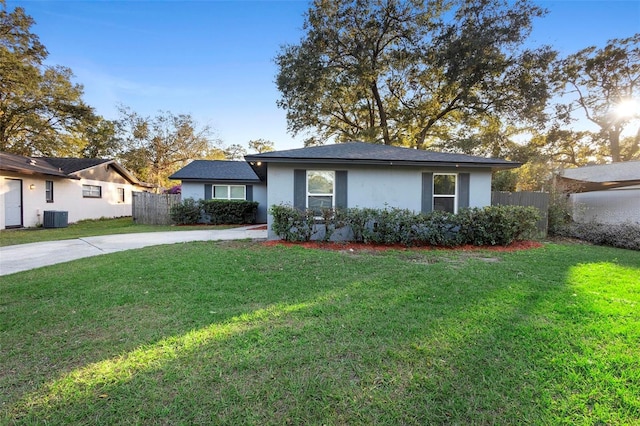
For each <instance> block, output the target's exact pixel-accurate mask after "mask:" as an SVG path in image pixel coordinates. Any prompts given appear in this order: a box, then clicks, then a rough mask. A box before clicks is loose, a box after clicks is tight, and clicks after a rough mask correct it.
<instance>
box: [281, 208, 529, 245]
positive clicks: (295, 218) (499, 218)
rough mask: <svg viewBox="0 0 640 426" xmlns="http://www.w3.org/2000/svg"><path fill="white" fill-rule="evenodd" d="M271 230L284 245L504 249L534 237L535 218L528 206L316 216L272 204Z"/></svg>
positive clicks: (328, 212)
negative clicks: (326, 243)
mask: <svg viewBox="0 0 640 426" xmlns="http://www.w3.org/2000/svg"><path fill="white" fill-rule="evenodd" d="M269 213H270V214H271V216H272V217H273V223H272V225H271V229H272V230H273V231H274V232H275V233H276V234H277V235H278V236H279V237H280V238H282V239H283V240H285V241H310V240H324V241H329V240H330V239H332V238H333V239H336V240H345V241H355V242H363V243H374V244H387V245H391V244H401V245H404V246H424V245H432V246H457V245H464V244H473V245H508V244H511V243H512V242H514V241H521V240H525V239H529V238H532V237H534V236H535V235H536V222H537V221H538V220H539V218H540V213H539V211H538V210H537V209H535V208H534V207H521V206H490V207H484V208H471V209H463V210H461V211H460V213H458V214H451V213H446V212H440V211H434V212H431V213H427V214H422V213H420V214H415V213H413V212H412V211H410V210H406V209H397V208H391V209H367V208H365V209H359V208H353V209H346V210H334V209H326V210H324V211H323V214H322V217H314V214H313V213H312V212H311V211H309V210H306V211H300V210H297V209H295V208H293V207H291V206H286V205H274V206H271V208H270V209H269Z"/></svg>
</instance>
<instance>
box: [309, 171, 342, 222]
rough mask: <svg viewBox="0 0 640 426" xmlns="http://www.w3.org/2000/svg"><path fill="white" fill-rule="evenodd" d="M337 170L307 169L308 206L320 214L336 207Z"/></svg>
mask: <svg viewBox="0 0 640 426" xmlns="http://www.w3.org/2000/svg"><path fill="white" fill-rule="evenodd" d="M335 189H336V172H334V171H333V170H307V208H308V209H310V210H313V211H314V212H316V213H317V214H320V212H321V211H322V209H331V208H334V207H335V196H334V194H335Z"/></svg>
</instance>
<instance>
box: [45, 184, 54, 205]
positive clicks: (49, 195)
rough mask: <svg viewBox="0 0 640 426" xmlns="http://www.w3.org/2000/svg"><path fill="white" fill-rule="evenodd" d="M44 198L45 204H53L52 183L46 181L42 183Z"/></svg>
mask: <svg viewBox="0 0 640 426" xmlns="http://www.w3.org/2000/svg"><path fill="white" fill-rule="evenodd" d="M44 198H45V200H46V201H47V203H53V181H52V180H47V181H45V183H44Z"/></svg>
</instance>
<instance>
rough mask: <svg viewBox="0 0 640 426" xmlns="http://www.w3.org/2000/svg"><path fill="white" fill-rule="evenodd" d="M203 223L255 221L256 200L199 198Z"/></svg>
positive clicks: (219, 223) (233, 223)
mask: <svg viewBox="0 0 640 426" xmlns="http://www.w3.org/2000/svg"><path fill="white" fill-rule="evenodd" d="M200 204H201V206H202V211H203V216H204V217H205V218H206V219H208V220H205V223H211V224H213V225H221V224H232V225H241V224H245V223H256V212H257V211H258V202H257V201H244V200H201V201H200Z"/></svg>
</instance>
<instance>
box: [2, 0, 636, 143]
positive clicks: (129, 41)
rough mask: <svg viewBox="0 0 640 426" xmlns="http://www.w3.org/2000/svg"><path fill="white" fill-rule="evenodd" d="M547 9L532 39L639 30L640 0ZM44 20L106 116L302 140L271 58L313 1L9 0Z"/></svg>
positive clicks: (591, 0)
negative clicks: (165, 117)
mask: <svg viewBox="0 0 640 426" xmlns="http://www.w3.org/2000/svg"><path fill="white" fill-rule="evenodd" d="M537 3H538V4H539V5H541V6H543V7H545V8H547V9H548V10H549V14H548V15H547V16H546V17H545V18H542V19H539V20H537V21H536V23H535V27H534V31H533V33H532V35H531V37H530V42H531V45H542V44H549V45H551V46H553V47H554V48H555V49H556V50H559V51H560V52H561V53H562V54H569V53H573V52H575V51H577V50H580V49H582V48H584V47H587V46H590V45H596V46H603V45H604V44H605V43H606V41H607V40H609V39H611V38H622V37H629V36H631V35H633V34H634V33H637V32H640V1H638V0H605V1H602V0H562V1H557V0H538V1H537ZM7 6H8V8H10V9H13V7H15V6H22V7H24V8H25V10H26V12H27V14H29V15H31V16H32V17H33V18H34V19H35V20H36V25H35V26H34V28H33V29H32V31H33V32H35V33H36V34H37V35H38V36H39V37H40V41H41V42H42V43H43V44H44V45H45V46H46V47H47V49H48V51H49V59H48V63H49V64H57V65H64V66H67V67H69V68H71V69H72V70H73V72H74V73H75V75H76V82H78V83H81V84H83V85H84V90H85V96H84V99H85V101H86V102H87V103H88V104H89V105H91V106H93V107H94V108H96V110H97V112H98V113H99V114H101V115H103V116H104V117H106V118H108V119H115V118H117V116H118V115H117V109H116V106H117V105H118V104H123V105H126V106H128V107H131V108H132V109H133V110H134V111H136V112H138V113H140V114H142V115H154V114H155V113H156V112H157V111H159V110H167V111H171V112H173V113H176V114H178V113H188V114H191V115H192V116H193V117H194V118H195V119H196V120H197V121H198V123H200V124H201V125H209V126H211V127H212V128H213V129H214V131H215V134H216V136H217V137H219V138H220V139H222V141H223V143H224V144H225V145H230V144H234V143H237V144H241V145H244V146H245V147H246V144H247V142H248V141H249V140H251V139H258V138H263V139H268V140H271V141H273V142H275V146H276V149H289V148H298V147H301V146H302V139H303V138H302V137H298V138H297V139H294V138H293V137H292V136H291V135H289V134H288V133H287V132H286V127H287V123H286V119H285V112H284V111H283V110H281V109H278V108H277V107H276V101H277V100H278V98H279V93H278V91H277V89H276V87H275V83H274V80H275V75H276V72H277V70H276V66H275V64H274V62H273V58H274V57H275V55H276V54H277V52H278V51H279V48H280V46H282V45H283V44H289V43H296V42H297V41H299V40H300V38H301V37H302V34H303V32H302V25H303V22H304V16H303V15H304V12H305V11H306V10H307V7H308V3H307V2H306V1H294V0H291V1H266V0H265V1H206V0H200V1H158V0H156V1H151V0H149V1H88V0H85V1H80V0H76V1H64V0H48V1H45V0H42V1H41V0H29V1H11V0H8V1H7Z"/></svg>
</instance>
